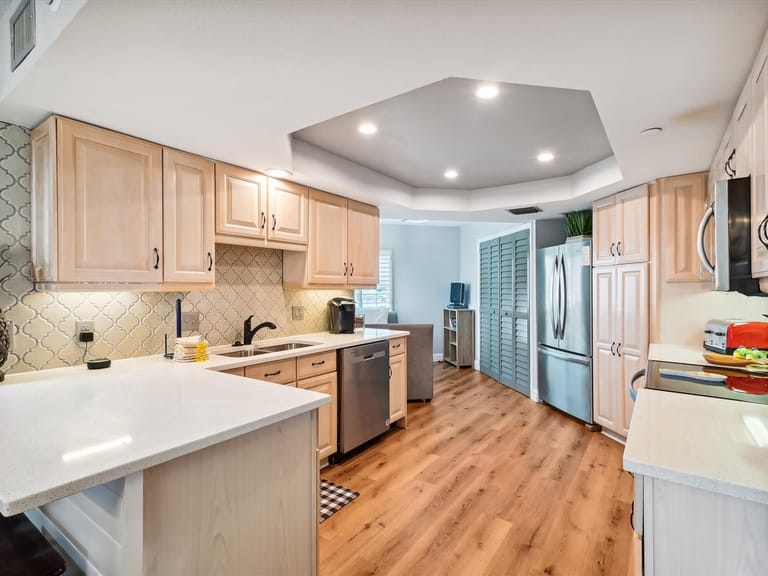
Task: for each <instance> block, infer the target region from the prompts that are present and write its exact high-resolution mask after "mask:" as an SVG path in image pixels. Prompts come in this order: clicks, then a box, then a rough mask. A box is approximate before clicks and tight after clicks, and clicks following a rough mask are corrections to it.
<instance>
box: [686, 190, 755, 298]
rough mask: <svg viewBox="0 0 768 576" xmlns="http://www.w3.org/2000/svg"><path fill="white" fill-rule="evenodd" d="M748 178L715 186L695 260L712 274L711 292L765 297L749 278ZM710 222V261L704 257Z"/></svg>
mask: <svg viewBox="0 0 768 576" xmlns="http://www.w3.org/2000/svg"><path fill="white" fill-rule="evenodd" d="M750 190H751V185H750V178H749V177H747V178H732V179H730V180H719V181H717V182H715V199H714V201H713V202H712V204H711V205H710V206H709V208H707V211H706V212H705V213H704V217H703V218H702V220H701V224H700V225H699V234H698V239H697V245H698V252H699V258H700V259H701V263H702V265H703V266H704V268H705V269H706V270H708V271H709V272H710V273H712V275H713V277H714V282H715V287H714V289H715V290H722V291H734V292H741V293H742V294H746V295H747V296H765V294H763V293H762V292H760V283H759V281H758V280H756V279H754V278H752V225H751V216H752V215H751V210H752V207H751V200H750ZM713 221H714V225H715V253H714V261H713V260H712V258H711V257H710V255H709V254H707V251H706V246H705V236H706V230H707V226H708V225H709V224H710V223H712V222H713Z"/></svg>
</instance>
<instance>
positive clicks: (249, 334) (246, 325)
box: [243, 314, 277, 346]
mask: <svg viewBox="0 0 768 576" xmlns="http://www.w3.org/2000/svg"><path fill="white" fill-rule="evenodd" d="M252 318H253V314H251V315H250V316H248V318H246V319H245V322H243V344H245V345H246V346H248V345H249V344H252V343H253V337H254V336H255V335H256V332H258V331H259V330H261V329H262V328H269V329H270V330H275V329H277V324H275V323H274V322H262V323H261V324H259V325H258V326H256V328H254V329H253V330H251V319H252Z"/></svg>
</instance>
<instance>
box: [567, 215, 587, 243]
mask: <svg viewBox="0 0 768 576" xmlns="http://www.w3.org/2000/svg"><path fill="white" fill-rule="evenodd" d="M565 231H566V235H567V236H568V238H567V240H566V241H570V242H575V241H577V240H584V239H586V238H592V210H589V209H587V210H576V211H575V212H566V213H565Z"/></svg>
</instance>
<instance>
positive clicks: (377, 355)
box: [352, 350, 387, 364]
mask: <svg viewBox="0 0 768 576" xmlns="http://www.w3.org/2000/svg"><path fill="white" fill-rule="evenodd" d="M386 356H387V350H379V351H377V352H369V353H368V354H365V355H364V356H357V357H354V358H352V364H362V363H363V362H370V361H371V360H376V359H377V358H386Z"/></svg>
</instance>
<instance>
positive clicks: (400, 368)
mask: <svg viewBox="0 0 768 576" xmlns="http://www.w3.org/2000/svg"><path fill="white" fill-rule="evenodd" d="M407 412H408V350H407V340H406V338H393V339H392V340H390V341H389V423H390V424H392V423H393V422H398V421H399V423H400V427H402V428H405V427H406V425H407V423H408V420H407Z"/></svg>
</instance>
